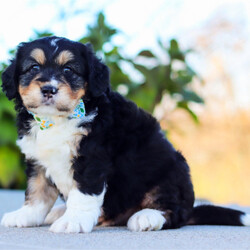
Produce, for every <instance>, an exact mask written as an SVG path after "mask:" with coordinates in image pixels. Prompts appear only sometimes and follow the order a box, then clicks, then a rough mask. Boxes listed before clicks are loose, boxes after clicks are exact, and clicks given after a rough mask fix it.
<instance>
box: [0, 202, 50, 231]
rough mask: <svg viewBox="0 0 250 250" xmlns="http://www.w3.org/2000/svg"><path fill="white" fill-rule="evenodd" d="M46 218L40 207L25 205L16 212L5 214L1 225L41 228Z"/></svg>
mask: <svg viewBox="0 0 250 250" xmlns="http://www.w3.org/2000/svg"><path fill="white" fill-rule="evenodd" d="M44 217H45V215H44V212H43V211H41V207H40V206H38V207H37V206H36V207H33V206H29V205H25V206H23V207H21V208H20V209H18V210H16V211H14V212H11V213H6V214H4V216H3V218H2V221H1V225H2V226H5V227H32V226H39V225H41V224H42V223H43V221H44Z"/></svg>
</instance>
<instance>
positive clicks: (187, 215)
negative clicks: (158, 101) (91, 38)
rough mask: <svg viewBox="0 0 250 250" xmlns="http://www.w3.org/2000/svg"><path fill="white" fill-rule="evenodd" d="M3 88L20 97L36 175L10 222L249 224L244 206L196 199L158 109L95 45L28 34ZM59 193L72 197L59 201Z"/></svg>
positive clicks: (148, 226) (70, 227) (23, 136)
mask: <svg viewBox="0 0 250 250" xmlns="http://www.w3.org/2000/svg"><path fill="white" fill-rule="evenodd" d="M2 88H3V91H4V92H5V93H6V96H7V97H8V98H9V99H10V100H11V99H14V100H15V103H16V110H17V127H18V141H17V144H18V145H19V147H20V149H21V151H22V153H23V154H24V155H25V157H26V163H27V171H26V172H27V177H28V186H27V190H26V193H25V202H24V205H23V206H22V207H21V208H20V209H18V210H17V211H14V212H12V213H7V214H5V215H4V217H3V219H2V222H1V224H2V225H4V226H7V227H32V226H39V225H42V224H44V223H45V224H52V225H51V227H50V231H52V232H66V233H79V232H90V231H91V230H92V229H93V227H94V226H95V225H97V224H99V225H103V226H118V225H126V224H127V226H128V228H129V229H130V230H132V231H147V230H160V229H169V228H179V227H181V226H184V225H188V224H189V225H190V224H220V225H250V216H249V215H247V214H245V213H243V212H241V211H237V210H232V209H227V208H221V207H215V206H200V207H196V208H193V203H194V191H193V186H192V183H191V179H190V174H189V167H188V165H187V162H186V160H185V159H184V157H183V156H182V154H181V153H180V152H178V151H176V150H175V149H174V148H173V146H172V145H171V144H170V143H169V141H168V140H167V139H166V138H165V136H164V134H163V133H162V132H161V128H160V126H159V124H158V122H157V121H156V119H155V118H153V117H152V116H151V115H150V114H148V113H146V112H145V111H143V110H142V109H140V108H138V107H137V106H136V105H135V104H134V103H132V102H131V101H128V100H126V99H125V98H123V97H122V96H121V95H120V94H118V93H116V92H114V91H112V90H111V88H110V84H109V70H108V68H107V66H106V65H104V64H103V63H102V62H101V61H100V60H99V59H97V57H96V56H95V55H94V53H93V51H92V49H91V47H90V46H89V45H84V44H81V43H78V42H73V41H70V40H68V39H65V38H60V37H54V36H52V37H46V38H41V39H38V40H35V41H33V42H29V43H21V44H20V45H19V47H18V49H17V53H16V57H15V59H13V60H12V61H11V64H10V66H9V67H8V68H7V69H6V70H5V72H4V73H3V75H2ZM58 195H61V196H62V197H63V199H64V200H65V202H66V204H65V206H60V207H58V208H54V209H52V210H51V208H52V207H53V205H54V202H55V201H56V199H57V197H58Z"/></svg>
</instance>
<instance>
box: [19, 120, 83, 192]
mask: <svg viewBox="0 0 250 250" xmlns="http://www.w3.org/2000/svg"><path fill="white" fill-rule="evenodd" d="M78 123H79V120H77V119H71V120H68V119H66V118H58V119H57V120H56V121H55V125H53V126H52V127H51V128H48V129H46V130H40V129H39V126H38V124H36V122H34V121H33V122H32V123H31V125H32V128H31V130H30V133H29V134H28V135H25V136H24V137H23V138H22V139H20V140H18V141H17V145H18V146H19V147H20V148H21V151H22V152H23V153H24V154H25V156H26V158H27V159H34V160H36V161H37V163H38V164H39V165H41V167H43V168H44V169H45V174H46V176H47V177H50V178H51V179H52V181H53V182H54V183H55V184H56V186H57V188H58V189H59V191H60V192H61V193H62V194H63V195H64V196H65V197H67V196H68V193H69V191H70V190H71V189H72V187H73V186H74V181H73V170H72V169H71V165H72V159H73V157H74V156H76V155H77V148H78V146H79V142H80V140H81V138H82V136H83V135H87V133H88V132H87V130H86V129H83V128H82V127H81V128H78V126H77V125H78Z"/></svg>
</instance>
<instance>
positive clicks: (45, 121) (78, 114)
mask: <svg viewBox="0 0 250 250" xmlns="http://www.w3.org/2000/svg"><path fill="white" fill-rule="evenodd" d="M28 112H29V113H30V114H32V115H33V117H34V119H35V121H36V122H37V123H38V124H39V126H40V129H41V130H45V129H48V128H50V127H52V126H53V125H55V123H54V122H53V121H52V120H51V118H48V117H39V116H37V115H36V114H34V113H33V112H31V111H28ZM85 115H86V112H85V106H84V103H83V101H82V100H80V101H79V103H78V104H77V106H76V107H75V109H74V111H73V113H72V114H71V115H70V116H69V117H68V118H69V119H83V118H84V117H85Z"/></svg>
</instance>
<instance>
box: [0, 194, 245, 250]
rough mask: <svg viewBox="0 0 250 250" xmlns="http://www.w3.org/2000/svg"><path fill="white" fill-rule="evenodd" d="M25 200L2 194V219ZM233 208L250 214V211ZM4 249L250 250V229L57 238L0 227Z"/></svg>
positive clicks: (117, 231)
mask: <svg viewBox="0 0 250 250" xmlns="http://www.w3.org/2000/svg"><path fill="white" fill-rule="evenodd" d="M23 200H24V192H23V191H5V190H0V218H2V215H3V213H5V212H10V211H13V210H15V209H17V208H19V207H20V206H21V205H22V203H23ZM230 207H233V208H236V209H241V210H242V211H245V212H248V213H250V207H249V208H247V207H238V206H236V205H235V206H230ZM0 249H43V250H44V249H250V227H231V226H186V227H183V228H181V229H176V230H163V231H157V232H142V233H133V232H130V231H128V230H127V228H125V227H107V228H103V227H97V228H95V230H94V231H93V232H92V233H89V234H54V233H51V232H49V231H48V227H36V228H4V227H2V226H0Z"/></svg>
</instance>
